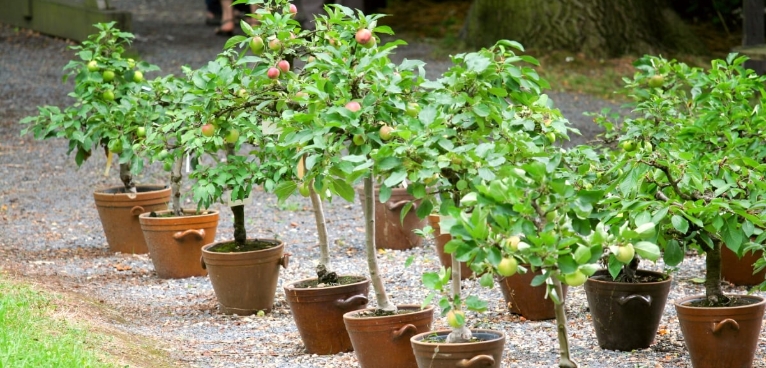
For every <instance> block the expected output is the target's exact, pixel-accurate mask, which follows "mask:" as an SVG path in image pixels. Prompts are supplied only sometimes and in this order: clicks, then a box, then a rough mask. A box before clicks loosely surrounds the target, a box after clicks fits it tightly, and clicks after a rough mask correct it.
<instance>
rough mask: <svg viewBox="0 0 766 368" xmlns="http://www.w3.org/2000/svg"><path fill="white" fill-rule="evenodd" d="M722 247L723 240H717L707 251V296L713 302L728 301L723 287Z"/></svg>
mask: <svg viewBox="0 0 766 368" xmlns="http://www.w3.org/2000/svg"><path fill="white" fill-rule="evenodd" d="M721 247H725V245H723V243H722V242H720V241H716V242H715V245H714V246H713V248H712V249H708V250H707V251H706V252H705V296H706V297H707V300H708V302H709V303H711V304H721V303H723V304H725V303H727V302H728V300H729V298H727V297H726V296H725V295H724V294H723V289H721Z"/></svg>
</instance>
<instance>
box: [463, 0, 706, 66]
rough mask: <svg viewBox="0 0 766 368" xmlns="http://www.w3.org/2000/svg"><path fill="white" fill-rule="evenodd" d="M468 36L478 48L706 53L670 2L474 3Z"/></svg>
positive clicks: (483, 0)
mask: <svg viewBox="0 0 766 368" xmlns="http://www.w3.org/2000/svg"><path fill="white" fill-rule="evenodd" d="M462 36H463V38H464V40H465V41H466V42H467V43H468V44H470V45H472V46H479V47H481V46H491V45H493V44H494V43H495V42H496V41H498V40H500V39H510V40H515V41H518V42H521V43H522V44H523V45H524V46H525V47H530V48H536V49H541V50H551V49H555V50H569V51H573V52H582V53H584V54H586V55H587V56H593V57H615V56H620V55H624V54H639V55H640V54H644V53H650V54H657V53H660V52H662V51H666V50H674V51H681V52H686V53H700V52H704V45H703V44H702V43H701V42H700V41H699V40H698V39H697V38H696V37H695V36H694V35H693V34H692V33H691V31H689V29H688V28H687V27H686V26H685V25H684V24H683V22H682V20H681V19H680V18H679V17H678V15H677V14H675V12H674V11H673V10H672V9H670V7H668V4H667V1H666V0H621V1H614V0H555V1H554V0H543V1H540V0H474V2H473V4H472V6H471V10H470V11H469V14H468V17H467V19H466V23H465V27H464V29H463V33H462Z"/></svg>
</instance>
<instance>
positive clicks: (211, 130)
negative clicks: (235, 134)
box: [202, 124, 215, 137]
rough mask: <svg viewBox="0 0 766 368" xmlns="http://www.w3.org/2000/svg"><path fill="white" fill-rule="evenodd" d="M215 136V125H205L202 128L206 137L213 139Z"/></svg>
mask: <svg viewBox="0 0 766 368" xmlns="http://www.w3.org/2000/svg"><path fill="white" fill-rule="evenodd" d="M213 134H215V127H214V126H213V124H205V125H203V126H202V135H204V136H205V137H212V136H213Z"/></svg>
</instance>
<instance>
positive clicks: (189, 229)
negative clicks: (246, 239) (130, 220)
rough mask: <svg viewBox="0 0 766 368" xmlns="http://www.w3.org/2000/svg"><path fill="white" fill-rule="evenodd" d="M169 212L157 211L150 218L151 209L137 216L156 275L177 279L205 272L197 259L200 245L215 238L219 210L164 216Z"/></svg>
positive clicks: (192, 211)
mask: <svg viewBox="0 0 766 368" xmlns="http://www.w3.org/2000/svg"><path fill="white" fill-rule="evenodd" d="M170 213H171V212H170V211H169V210H166V211H158V212H156V214H157V217H149V215H150V214H151V213H150V212H146V213H143V214H141V215H140V216H138V221H139V222H140V223H141V230H142V231H143V233H144V239H145V240H146V246H147V247H148V248H149V256H150V257H151V258H152V264H153V265H154V270H155V271H156V272H157V276H158V277H159V278H162V279H180V278H185V277H191V276H205V275H207V271H205V269H203V268H202V265H201V264H200V261H199V259H200V257H201V256H202V246H204V245H206V244H210V243H212V242H213V241H215V233H216V230H217V228H218V211H214V210H209V211H203V212H201V213H199V214H198V213H197V211H196V210H184V216H167V215H169V214H170Z"/></svg>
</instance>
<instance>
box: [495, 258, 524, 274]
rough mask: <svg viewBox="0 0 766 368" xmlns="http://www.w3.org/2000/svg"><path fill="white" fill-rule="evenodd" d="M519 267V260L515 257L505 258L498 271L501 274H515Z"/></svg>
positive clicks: (498, 266)
mask: <svg viewBox="0 0 766 368" xmlns="http://www.w3.org/2000/svg"><path fill="white" fill-rule="evenodd" d="M518 268H519V261H517V260H516V258H514V257H507V258H503V259H502V260H501V261H500V263H499V264H498V265H497V273H499V274H500V275H501V276H505V277H508V276H513V275H514V274H516V271H517V270H518Z"/></svg>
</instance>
